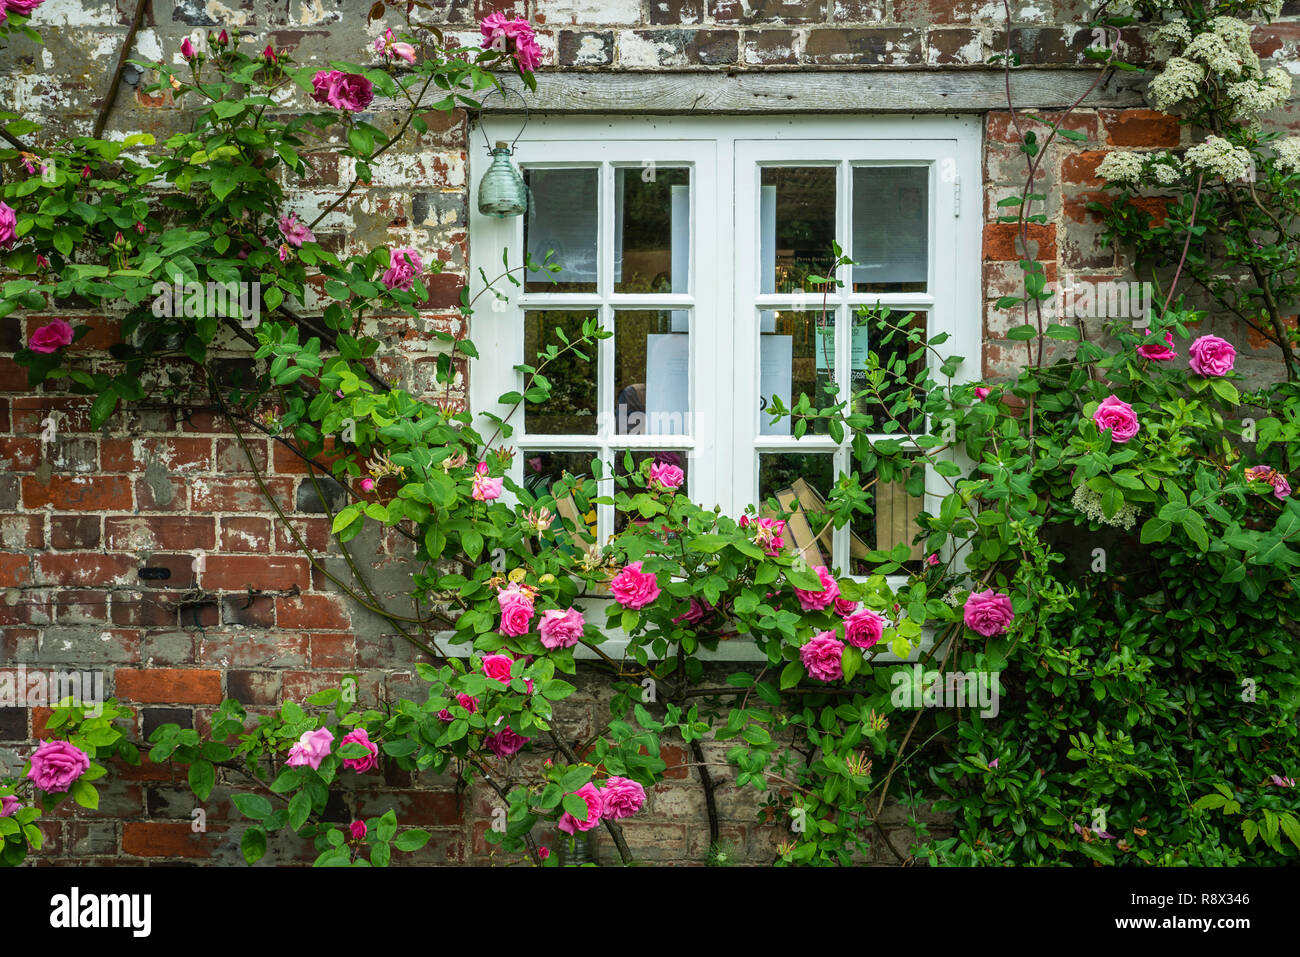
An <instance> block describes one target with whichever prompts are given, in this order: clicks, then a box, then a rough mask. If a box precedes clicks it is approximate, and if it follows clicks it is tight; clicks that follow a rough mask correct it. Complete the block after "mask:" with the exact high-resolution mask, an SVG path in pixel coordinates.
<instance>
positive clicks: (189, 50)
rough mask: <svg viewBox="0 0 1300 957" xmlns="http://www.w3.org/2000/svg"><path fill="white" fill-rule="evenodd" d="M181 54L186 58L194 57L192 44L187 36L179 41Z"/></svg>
mask: <svg viewBox="0 0 1300 957" xmlns="http://www.w3.org/2000/svg"><path fill="white" fill-rule="evenodd" d="M181 56H183V57H185V59H187V60H190V59H193V57H194V44H193V43H191V42H190V38H189V37H186V38H185V39H184V40H182V41H181Z"/></svg>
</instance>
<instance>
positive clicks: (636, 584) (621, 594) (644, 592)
mask: <svg viewBox="0 0 1300 957" xmlns="http://www.w3.org/2000/svg"><path fill="white" fill-rule="evenodd" d="M609 590H610V591H611V592H613V593H614V599H615V600H616V601H617V602H618V603H619V604H620V605H622V606H623V607H624V608H633V609H635V608H644V607H645V606H646V605H648V604H650V603H651V602H652V601H654V600H655V599H656V598H658V597H659V583H658V582H657V581H655V576H654V575H652V574H650V573H649V572H643V571H641V563H640V562H639V561H637V562H631V563H629V564H628V566H627V567H626V568H624V569H623V570H622V571H621V572H619V573H618V574H617V575H615V576H614V580H613V581H611V582H610V583H609Z"/></svg>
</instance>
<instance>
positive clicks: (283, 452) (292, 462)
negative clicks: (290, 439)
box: [273, 436, 349, 479]
mask: <svg viewBox="0 0 1300 957" xmlns="http://www.w3.org/2000/svg"><path fill="white" fill-rule="evenodd" d="M273 447H274V452H273V461H274V462H275V470H276V471H277V472H279V473H280V474H282V475H306V474H307V463H306V462H305V461H303V458H302V456H301V455H298V454H296V453H295V452H292V451H290V450H289V448H288V447H286V446H285V444H284V443H283V442H276V443H274V446H273ZM333 448H334V438H333V436H331V437H329V438H327V439H326V440H325V451H324V452H323V453H321V454H320V455H319V456H317V457H316V458H314V459H312V461H313V462H315V463H316V470H317V472H318V473H319V472H324V473H325V474H326V475H331V474H333V473H332V472H331V471H330V466H331V465H333V464H334V462H336V461H338V460H339V459H340V458H342V457H343V456H344V455H345V454H346V453H347V452H348V451H349V450H347V449H344V450H341V451H339V452H337V453H335V454H330V450H332V449H333ZM318 479H319V475H318Z"/></svg>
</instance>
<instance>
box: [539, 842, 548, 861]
mask: <svg viewBox="0 0 1300 957" xmlns="http://www.w3.org/2000/svg"><path fill="white" fill-rule="evenodd" d="M550 856H551V849H550V848H549V847H547V846H546V845H545V844H543V845H542V846H541V847H539V848H538V849H537V859H538V860H539V861H544V860H546V859H547V858H548V857H550Z"/></svg>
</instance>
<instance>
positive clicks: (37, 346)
mask: <svg viewBox="0 0 1300 957" xmlns="http://www.w3.org/2000/svg"><path fill="white" fill-rule="evenodd" d="M72 339H73V331H72V326H71V325H70V324H68V323H67V322H65V321H64V320H62V319H55V320H54V321H53V322H51V323H49V324H48V325H44V326H41V327H40V328H39V329H37V330H36V331H35V332H33V333H32V334H31V336H30V337H29V338H28V340H27V348H28V349H30V350H32V352H44V353H50V352H57V351H58V350H60V349H62V348H63V347H64V346H70V345H72Z"/></svg>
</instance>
